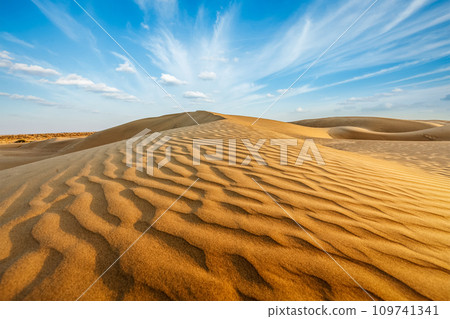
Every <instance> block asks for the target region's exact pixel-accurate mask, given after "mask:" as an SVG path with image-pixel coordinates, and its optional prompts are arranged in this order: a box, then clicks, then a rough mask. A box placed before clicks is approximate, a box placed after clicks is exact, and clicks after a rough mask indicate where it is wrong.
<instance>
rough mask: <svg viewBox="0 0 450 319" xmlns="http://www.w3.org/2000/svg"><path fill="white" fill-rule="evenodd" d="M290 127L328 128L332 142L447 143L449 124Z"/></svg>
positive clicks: (315, 122)
mask: <svg viewBox="0 0 450 319" xmlns="http://www.w3.org/2000/svg"><path fill="white" fill-rule="evenodd" d="M292 123H294V124H297V125H302V126H307V127H312V128H328V131H327V132H328V134H329V135H330V136H331V137H332V138H335V139H356V140H391V141H450V124H449V123H448V122H445V121H410V120H399V119H388V118H377V117H329V118H322V119H311V120H301V121H296V122H292Z"/></svg>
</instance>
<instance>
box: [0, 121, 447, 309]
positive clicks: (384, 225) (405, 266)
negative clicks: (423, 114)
mask: <svg viewBox="0 0 450 319" xmlns="http://www.w3.org/2000/svg"><path fill="white" fill-rule="evenodd" d="M191 115H192V116H193V117H194V118H195V119H196V120H197V121H198V122H199V123H200V125H196V124H195V123H194V122H193V121H192V120H191V119H190V117H189V116H187V115H186V114H173V115H167V116H165V117H159V118H152V119H143V120H139V121H135V122H131V123H128V124H124V125H121V126H118V127H115V128H111V129H109V130H105V131H102V132H97V133H95V134H93V135H91V136H89V137H86V138H83V139H74V140H65V139H53V140H48V141H44V142H36V143H31V144H26V145H22V146H20V147H15V148H13V149H11V148H10V146H8V147H9V148H8V147H6V148H0V164H1V163H4V165H5V166H3V167H0V168H3V170H0V180H1V181H2V184H1V185H2V186H1V187H0V299H2V300H75V299H77V298H78V297H80V296H81V295H82V293H83V292H85V291H86V289H87V288H88V287H89V286H90V285H91V284H92V283H93V282H94V281H95V280H96V279H97V278H98V277H99V276H100V275H101V274H102V273H103V272H104V271H105V270H106V269H107V268H108V267H109V266H110V265H111V264H112V263H113V262H114V261H115V260H116V259H117V258H118V257H119V256H120V254H121V253H123V252H124V251H125V250H126V249H127V248H128V247H129V246H130V245H131V244H132V243H133V242H134V241H135V240H136V239H137V238H138V237H139V236H140V235H141V234H142V232H143V231H144V230H146V229H147V228H148V227H149V226H150V225H151V224H152V223H153V222H155V221H156V220H157V219H158V218H159V217H160V216H161V215H162V214H163V213H164V212H165V211H166V209H167V208H168V207H169V206H170V205H171V204H172V203H173V202H174V201H175V200H176V199H177V198H178V197H179V196H180V195H181V194H182V193H183V192H184V191H185V190H186V189H187V187H188V186H189V185H191V184H192V183H193V182H194V181H195V180H196V179H197V178H199V180H198V182H196V183H195V184H194V186H193V187H192V188H191V189H190V190H189V191H187V192H186V193H185V195H184V196H183V197H181V198H180V199H179V200H178V201H177V202H176V203H175V204H174V205H173V206H172V207H171V208H170V210H169V211H168V212H167V213H165V214H164V216H162V217H161V218H160V219H159V220H158V221H157V222H156V223H155V224H154V226H153V227H152V228H151V229H150V230H149V231H148V232H147V233H146V234H145V235H144V236H143V237H142V238H141V239H140V240H139V241H138V242H137V243H136V244H135V245H134V246H133V247H132V248H131V249H130V250H129V251H127V252H126V254H124V255H123V257H122V258H121V259H120V260H119V261H118V262H117V263H116V264H115V265H114V266H112V267H111V269H110V270H109V271H108V272H106V274H105V275H104V276H103V277H102V278H101V279H100V280H98V281H97V282H96V283H95V284H94V285H93V286H92V287H91V288H90V289H89V290H88V291H87V292H86V293H85V294H84V295H83V296H82V298H81V300H370V298H373V299H375V300H448V299H449V298H450V286H449V285H448V282H449V281H450V210H449V207H450V187H449V186H450V176H447V175H446V171H443V170H439V166H440V164H438V163H440V162H439V161H445V159H447V160H448V157H449V153H450V152H448V150H449V145H450V144H449V142H445V141H442V142H439V141H437V140H448V134H449V131H448V126H445V125H442V124H441V123H432V122H420V121H402V120H390V119H377V118H373V119H371V118H346V119H345V118H335V119H334V120H333V119H323V120H307V121H298V122H296V123H283V122H278V121H271V120H263V119H262V120H260V121H258V122H257V124H256V125H254V126H251V124H252V122H253V121H254V120H255V119H254V118H249V117H240V116H231V115H222V114H214V113H209V112H194V113H191ZM299 124H300V125H299ZM144 128H149V129H151V130H152V132H155V131H159V132H162V133H163V136H164V135H170V136H171V140H170V141H169V142H168V143H167V146H171V148H172V158H171V161H170V162H169V163H168V164H167V165H166V166H164V167H162V168H161V169H159V170H158V169H155V172H154V175H153V176H149V175H147V174H145V173H144V172H140V171H137V170H136V169H135V168H130V167H127V166H126V165H125V142H124V139H126V138H129V137H131V136H133V135H135V134H136V133H138V132H140V131H141V130H142V129H144ZM392 134H394V135H395V138H390V139H391V141H370V139H372V137H374V136H375V137H377V136H378V137H379V138H380V139H387V138H386V136H393V135H392ZM402 134H403V135H402ZM405 134H406V135H405ZM425 135H429V136H432V137H433V138H426V137H425ZM412 136H413V137H414V138H422V137H424V140H427V141H426V142H417V143H418V145H419V149H420V150H421V151H420V152H419V153H420V154H419V155H417V156H416V155H414V149H413V147H414V143H416V142H408V141H409V140H410V138H412ZM194 138H209V139H212V138H215V139H224V140H225V143H227V141H228V140H229V139H236V140H237V163H238V164H237V165H235V166H230V165H228V156H229V154H228V150H227V148H225V157H224V160H223V161H213V160H206V159H205V158H204V157H202V159H201V164H200V165H198V166H195V165H193V164H192V140H193V139H194ZM242 138H244V139H245V138H247V139H249V140H251V141H252V143H255V142H256V141H257V140H258V139H260V138H262V139H266V140H268V139H271V138H278V139H279V138H297V139H300V141H303V140H304V139H305V138H314V140H315V141H316V143H317V146H318V148H319V150H320V153H321V155H322V157H323V159H324V161H325V163H326V165H323V166H320V165H318V164H317V163H316V162H305V163H304V164H303V165H302V166H296V165H294V163H293V162H294V161H295V158H296V157H297V155H298V153H299V151H300V148H301V144H300V145H298V146H296V147H294V146H290V147H289V150H288V154H289V157H288V159H289V165H286V166H284V165H280V164H279V151H278V147H277V146H275V145H270V143H269V142H268V141H266V143H265V145H264V147H263V148H261V151H260V154H261V155H262V157H263V158H264V159H265V161H266V162H267V165H258V164H257V163H256V162H255V160H254V159H252V161H251V162H250V164H249V165H248V166H242V165H239V164H240V163H241V162H242V161H243V160H244V159H245V158H246V157H247V155H248V151H247V150H246V148H245V146H244V145H243V143H242V142H241V140H240V139H242ZM343 138H345V139H353V138H359V139H361V138H363V139H369V140H366V141H356V140H351V141H349V142H346V141H348V140H344V139H343ZM400 138H403V139H405V140H408V141H404V142H402V141H392V140H394V139H400ZM358 142H361V143H359V144H358ZM381 142H383V143H385V144H383V145H385V146H383V145H381V146H377V148H374V147H373V145H379V144H377V143H381ZM373 143H376V144H373ZM386 143H388V144H386ZM405 143H406V144H405ZM408 143H410V144H408ZM411 143H413V144H411ZM355 145H356V146H355ZM386 145H387V146H389V147H390V148H388V147H387V146H386ZM396 145H399V147H400V149H401V150H402V152H409V153H408V154H412V155H411V156H412V157H410V158H408V156H405V155H402V156H400V155H399V156H397V157H395V156H394V157H393V158H387V159H384V158H380V157H379V153H378V151H376V150H379V149H382V147H385V148H384V149H383V150H384V151H385V152H386V153H385V154H393V153H394V152H395V148H396ZM405 145H409V146H405ZM422 145H423V146H422ZM436 145H438V146H437V147H436ZM339 147H342V149H339ZM351 147H354V148H353V149H350V148H351ZM428 147H434V148H435V150H434V152H436V154H434V155H432V154H431V153H429V154H425V153H426V150H427V149H428ZM346 148H347V150H345V149H346ZM202 150H203V152H208V153H213V152H214V148H213V147H212V146H206V147H204V148H202ZM30 154H34V155H33V156H36V157H35V158H31V159H30V158H29V159H30V160H31V161H32V163H28V164H24V163H23V162H20V161H23V158H24V157H25V158H26V157H28V156H31V155H30ZM39 154H41V156H45V159H43V158H42V157H41V158H39ZM42 154H45V155H42ZM164 154H165V153H164V148H162V149H160V150H158V151H156V153H155V157H156V160H157V161H159V160H161V159H162V158H163V157H164ZM413 155H414V156H416V157H414V156H413ZM8 156H9V157H8ZM386 156H387V155H386ZM427 156H429V158H430V159H429V161H428V162H427V161H426V158H427ZM31 157H32V156H31ZM376 157H377V158H376ZM433 161H435V162H434V163H437V164H435V166H433V164H432V163H433ZM8 163H9V164H8ZM14 163H18V164H17V165H14ZM430 163H431V164H430ZM447 163H448V161H447ZM6 164H8V165H10V166H9V167H8V165H6ZM11 165H13V166H15V167H12V166H11ZM406 165H409V167H408V166H406ZM447 166H448V165H447ZM430 167H435V168H436V169H435V170H432V171H431V170H428V168H430ZM254 180H255V181H256V182H257V183H259V185H260V186H261V187H262V188H263V189H262V188H261V187H260V186H259V185H258V184H257V183H255V181H254ZM265 191H267V193H268V194H270V196H271V197H272V198H274V199H275V200H276V201H277V202H278V203H279V205H280V206H281V207H283V209H284V210H286V212H287V213H288V214H290V215H291V216H292V217H293V218H294V219H295V221H296V222H297V223H298V224H299V225H301V227H299V225H297V223H296V222H294V221H293V220H292V219H291V218H290V217H289V216H288V215H287V214H286V213H285V212H284V211H283V210H282V209H281V208H280V207H278V206H277V204H276V203H274V202H273V200H272V199H271V197H270V196H268V195H267V194H266V192H265ZM323 249H325V250H326V251H327V252H328V253H329V254H330V256H332V257H333V258H334V259H335V261H336V262H338V263H339V265H341V266H342V268H344V269H345V271H343V270H342V269H341V268H340V266H338V265H337V264H336V263H335V262H334V261H333V260H332V259H331V258H330V256H328V255H327V254H326V253H324V251H323ZM349 275H350V276H351V277H350V276H349ZM359 285H361V287H363V288H364V290H363V289H361V287H360V286H359Z"/></svg>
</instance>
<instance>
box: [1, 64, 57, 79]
mask: <svg viewBox="0 0 450 319" xmlns="http://www.w3.org/2000/svg"><path fill="white" fill-rule="evenodd" d="M9 70H10V71H13V72H14V71H17V72H21V73H26V74H31V75H39V76H52V75H59V74H60V73H59V72H58V71H56V70H53V69H46V68H43V67H41V66H39V65H28V64H24V63H14V64H13V65H12V66H11V67H10V69H9Z"/></svg>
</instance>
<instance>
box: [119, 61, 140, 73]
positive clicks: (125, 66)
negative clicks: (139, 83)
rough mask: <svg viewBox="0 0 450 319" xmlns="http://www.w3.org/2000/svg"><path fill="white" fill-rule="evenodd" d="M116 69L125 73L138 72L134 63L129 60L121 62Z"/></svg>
mask: <svg viewBox="0 0 450 319" xmlns="http://www.w3.org/2000/svg"><path fill="white" fill-rule="evenodd" d="M116 71H117V72H125V73H136V69H135V68H134V65H132V64H131V63H130V61H128V60H127V61H125V62H124V63H121V64H119V66H118V67H117V68H116Z"/></svg>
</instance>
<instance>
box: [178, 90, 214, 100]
mask: <svg viewBox="0 0 450 319" xmlns="http://www.w3.org/2000/svg"><path fill="white" fill-rule="evenodd" d="M183 97H185V98H187V99H207V98H208V96H206V94H205V93H203V92H199V91H186V92H184V93H183Z"/></svg>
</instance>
